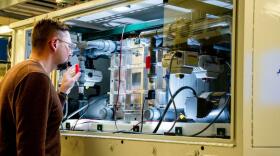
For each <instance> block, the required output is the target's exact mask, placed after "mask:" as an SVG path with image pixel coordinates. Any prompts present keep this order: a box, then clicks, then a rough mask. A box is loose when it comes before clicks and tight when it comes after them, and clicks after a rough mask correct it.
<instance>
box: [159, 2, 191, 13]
mask: <svg viewBox="0 0 280 156" xmlns="http://www.w3.org/2000/svg"><path fill="white" fill-rule="evenodd" d="M164 8H167V9H170V10H174V11H179V12H183V13H191V12H192V10H191V9H186V8H182V7H177V6H174V5H169V4H166V5H164Z"/></svg>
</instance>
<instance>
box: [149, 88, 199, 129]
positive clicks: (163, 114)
mask: <svg viewBox="0 0 280 156" xmlns="http://www.w3.org/2000/svg"><path fill="white" fill-rule="evenodd" d="M185 89H189V90H191V91H192V92H193V94H194V96H195V97H197V94H196V92H195V90H194V89H193V88H191V87H189V86H183V87H181V88H179V89H178V90H176V92H175V93H174V94H173V95H172V96H171V99H170V100H169V101H168V103H167V105H166V107H165V110H164V111H163V113H162V115H161V117H160V120H159V122H158V124H157V126H156V128H155V129H154V131H153V133H157V131H158V129H159V127H160V125H161V123H162V121H163V119H164V116H165V114H166V113H167V111H168V109H169V107H170V105H171V103H172V101H173V100H174V98H175V97H176V96H177V95H178V94H179V93H180V92H181V91H182V90H185Z"/></svg>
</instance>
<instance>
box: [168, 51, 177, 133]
mask: <svg viewBox="0 0 280 156" xmlns="http://www.w3.org/2000/svg"><path fill="white" fill-rule="evenodd" d="M176 53H177V52H175V53H174V54H173V55H172V57H171V60H170V63H169V68H168V70H169V77H168V79H167V83H168V84H167V87H168V92H169V94H170V96H171V97H172V92H171V89H170V77H171V67H172V62H173V58H174V57H175V56H176ZM172 103H173V107H174V114H175V115H174V117H175V120H174V122H173V124H172V126H171V127H170V129H169V130H168V133H170V132H171V131H172V129H173V128H174V126H175V124H176V122H177V107H176V104H175V100H174V99H173V100H172Z"/></svg>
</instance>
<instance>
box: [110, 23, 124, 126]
mask: <svg viewBox="0 0 280 156" xmlns="http://www.w3.org/2000/svg"><path fill="white" fill-rule="evenodd" d="M124 30H125V25H124V26H123V30H122V36H121V40H120V62H119V81H118V93H117V99H116V103H115V104H114V106H113V108H114V113H113V114H114V121H115V128H116V130H117V131H118V130H119V129H118V126H117V115H116V113H117V106H118V102H119V96H120V86H121V68H122V44H123V35H124Z"/></svg>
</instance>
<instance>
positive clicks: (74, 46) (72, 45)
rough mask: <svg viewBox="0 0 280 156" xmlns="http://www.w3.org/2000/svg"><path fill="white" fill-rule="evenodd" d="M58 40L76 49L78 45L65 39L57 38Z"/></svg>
mask: <svg viewBox="0 0 280 156" xmlns="http://www.w3.org/2000/svg"><path fill="white" fill-rule="evenodd" d="M57 40H59V41H61V42H64V43H66V44H67V45H68V47H69V48H70V49H75V48H76V47H77V45H76V44H75V43H69V42H66V41H63V40H61V39H57Z"/></svg>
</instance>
